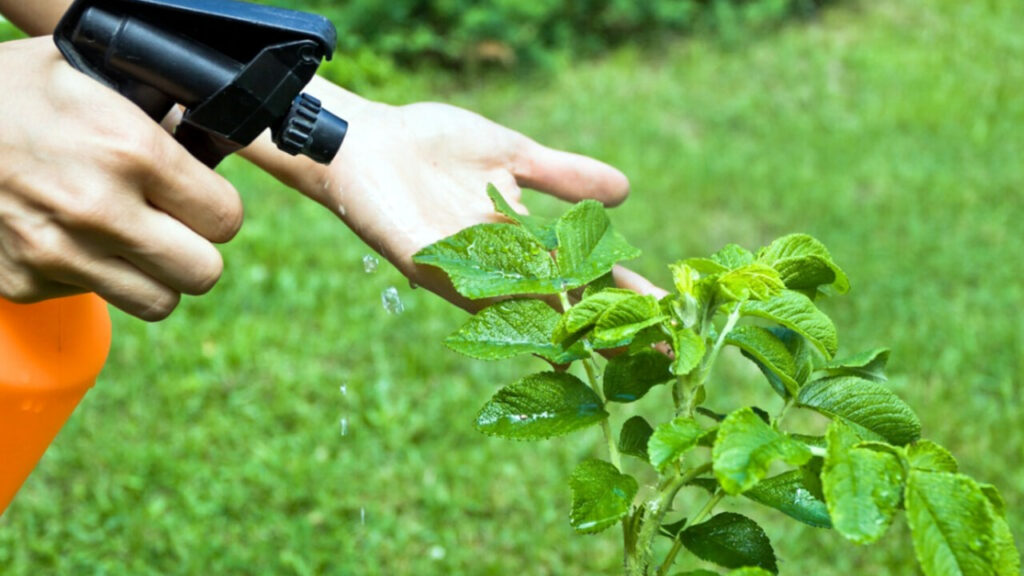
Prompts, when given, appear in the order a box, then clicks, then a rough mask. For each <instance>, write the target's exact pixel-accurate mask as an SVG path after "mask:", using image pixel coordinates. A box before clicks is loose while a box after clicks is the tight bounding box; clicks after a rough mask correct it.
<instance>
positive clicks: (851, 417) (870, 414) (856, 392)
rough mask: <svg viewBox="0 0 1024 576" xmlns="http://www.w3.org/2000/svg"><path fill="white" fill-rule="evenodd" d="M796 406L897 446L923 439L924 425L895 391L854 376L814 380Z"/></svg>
mask: <svg viewBox="0 0 1024 576" xmlns="http://www.w3.org/2000/svg"><path fill="white" fill-rule="evenodd" d="M797 402H798V403H799V404H800V405H801V406H804V407H807V408H812V409H814V410H816V411H818V412H821V413H822V414H825V415H826V416H829V417H831V418H839V419H842V420H843V421H844V422H845V423H847V424H851V425H853V426H854V427H855V428H856V429H857V430H858V432H867V433H868V434H869V435H872V434H873V435H874V437H875V438H878V439H883V440H886V441H888V442H889V443H891V444H896V445H898V446H903V445H905V444H908V443H910V442H913V441H914V440H917V439H918V438H919V437H920V436H921V421H920V420H918V418H917V415H916V414H914V412H913V410H911V409H910V406H907V404H906V403H905V402H904V401H903V400H901V399H900V397H899V396H897V395H896V394H895V393H893V392H892V390H889V389H888V388H886V387H885V386H883V385H881V384H878V383H876V382H871V381H870V380H862V379H860V378H856V377H852V376H839V377H835V378H823V379H821V380H815V381H813V382H810V383H808V384H806V385H805V386H804V387H803V388H801V389H800V395H799V397H798V398H797ZM863 435H864V434H862V436H863ZM865 439H873V438H871V437H870V436H868V437H866V438H865Z"/></svg>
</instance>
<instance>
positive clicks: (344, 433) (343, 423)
mask: <svg viewBox="0 0 1024 576" xmlns="http://www.w3.org/2000/svg"><path fill="white" fill-rule="evenodd" d="M341 435H342V436H347V435H348V418H342V419H341Z"/></svg>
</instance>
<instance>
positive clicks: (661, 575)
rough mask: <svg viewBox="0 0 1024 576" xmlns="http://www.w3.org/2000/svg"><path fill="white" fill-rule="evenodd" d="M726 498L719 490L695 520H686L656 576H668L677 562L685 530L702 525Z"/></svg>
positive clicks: (694, 517) (695, 516) (696, 515)
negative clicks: (673, 564)
mask: <svg viewBox="0 0 1024 576" xmlns="http://www.w3.org/2000/svg"><path fill="white" fill-rule="evenodd" d="M724 497H725V492H723V491H722V490H718V491H717V492H715V494H714V495H713V496H711V498H710V499H709V500H708V501H707V503H706V504H704V507H703V508H701V509H700V512H697V514H695V515H694V516H693V518H688V519H687V520H686V523H685V524H683V527H682V528H680V529H679V533H678V534H676V538H675V540H673V542H672V549H671V550H669V551H668V554H667V555H665V561H664V562H662V563H661V567H659V568H658V573H657V574H656V576H665V575H666V574H668V571H669V570H670V569H671V568H672V563H673V562H675V561H676V556H677V555H678V554H679V551H680V550H681V549H682V548H683V540H682V538H680V537H679V536H680V535H681V534H682V533H683V530H686V529H687V528H689V527H690V526H693V525H695V524H700V523H701V522H702V521H703V520H704V518H706V517H707V515H708V514H710V513H711V511H712V510H714V509H715V506H717V505H718V503H719V502H721V501H722V498H724Z"/></svg>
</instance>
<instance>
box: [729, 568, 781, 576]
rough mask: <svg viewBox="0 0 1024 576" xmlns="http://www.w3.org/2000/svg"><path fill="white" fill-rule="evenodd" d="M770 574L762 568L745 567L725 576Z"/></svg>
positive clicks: (764, 575)
mask: <svg viewBox="0 0 1024 576" xmlns="http://www.w3.org/2000/svg"><path fill="white" fill-rule="evenodd" d="M771 574H772V573H771V572H769V571H767V570H765V569H763V568H756V567H752V566H745V567H743V568H740V569H739V570H733V571H732V572H729V573H728V574H726V576H771Z"/></svg>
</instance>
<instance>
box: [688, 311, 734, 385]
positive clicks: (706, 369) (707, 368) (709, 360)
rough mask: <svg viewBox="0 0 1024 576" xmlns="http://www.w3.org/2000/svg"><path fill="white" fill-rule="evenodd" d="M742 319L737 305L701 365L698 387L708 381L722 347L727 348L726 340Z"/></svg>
mask: <svg viewBox="0 0 1024 576" xmlns="http://www.w3.org/2000/svg"><path fill="white" fill-rule="evenodd" d="M739 319H740V305H739V304H736V307H735V308H733V311H732V312H730V313H729V317H728V318H727V319H726V321H725V326H722V331H721V332H719V334H718V339H717V340H715V345H714V346H713V347H712V348H711V352H709V353H708V354H707V356H705V357H704V362H702V363H701V367H700V377H699V378H697V386H703V385H704V382H705V381H706V380H707V379H708V374H710V373H711V366H713V365H714V363H715V360H717V359H718V353H719V352H721V351H722V347H723V346H725V338H726V337H727V336H728V335H729V333H730V332H732V329H733V328H735V327H736V323H737V322H739Z"/></svg>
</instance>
